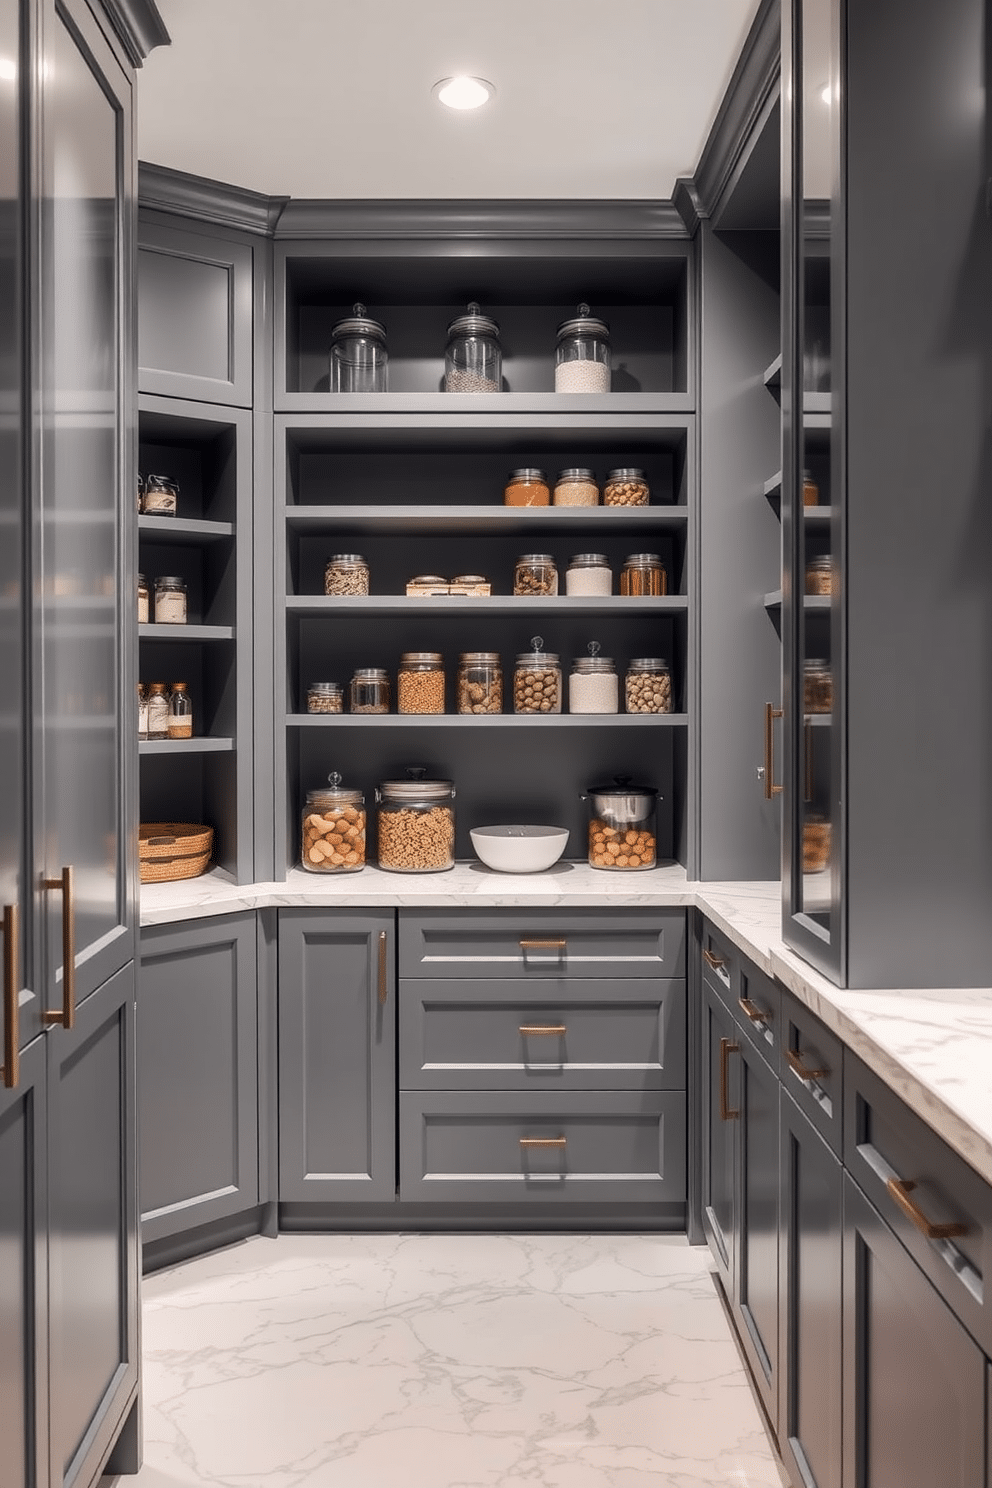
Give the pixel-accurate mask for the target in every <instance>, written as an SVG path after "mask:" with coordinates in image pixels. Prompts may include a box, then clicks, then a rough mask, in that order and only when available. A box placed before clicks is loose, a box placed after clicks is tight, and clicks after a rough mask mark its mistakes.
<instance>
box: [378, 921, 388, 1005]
mask: <svg viewBox="0 0 992 1488" xmlns="http://www.w3.org/2000/svg"><path fill="white" fill-rule="evenodd" d="M387 945H388V937H387V935H386V932H385V930H380V931H379V1006H380V1007H385V1006H386V946H387Z"/></svg>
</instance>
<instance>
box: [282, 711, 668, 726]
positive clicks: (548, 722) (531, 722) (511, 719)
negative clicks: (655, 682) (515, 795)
mask: <svg viewBox="0 0 992 1488" xmlns="http://www.w3.org/2000/svg"><path fill="white" fill-rule="evenodd" d="M285 722H286V727H287V728H342V727H345V728H348V727H355V726H359V727H360V726H363V725H368V726H370V727H372V728H376V729H380V728H487V727H495V728H552V727H554V728H561V727H562V726H564V727H565V728H616V727H617V725H618V724H630V725H632V726H633V727H634V728H647V727H649V726H652V725H654V726H656V727H661V728H685V727H687V726H688V723H689V715H688V714H687V713H492V714H489V715H485V716H482V717H478V718H477V717H474V716H472V715H470V714H463V713H378V714H368V713H333V714H327V713H323V714H322V713H313V714H311V713H287V714H286V715H285Z"/></svg>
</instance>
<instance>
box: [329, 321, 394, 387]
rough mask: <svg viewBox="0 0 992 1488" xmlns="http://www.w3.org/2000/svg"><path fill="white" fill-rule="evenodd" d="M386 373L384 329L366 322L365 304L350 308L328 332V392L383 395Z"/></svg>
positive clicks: (387, 368)
mask: <svg viewBox="0 0 992 1488" xmlns="http://www.w3.org/2000/svg"><path fill="white" fill-rule="evenodd" d="M388 372H389V356H388V354H387V352H386V327H385V326H384V325H380V323H379V322H378V321H377V320H369V318H368V316H367V315H366V313H365V306H364V305H358V304H356V305H353V306H352V313H351V315H349V316H348V317H347V318H346V319H345V320H339V321H338V323H337V325H336V326H335V327H334V329H333V330H332V332H331V377H330V388H331V392H332V393H384V392H385V391H386V385H387V382H388Z"/></svg>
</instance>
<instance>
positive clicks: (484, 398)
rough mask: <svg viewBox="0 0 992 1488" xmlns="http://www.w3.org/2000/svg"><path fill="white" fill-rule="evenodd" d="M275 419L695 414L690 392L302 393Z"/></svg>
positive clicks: (284, 398) (282, 405)
mask: <svg viewBox="0 0 992 1488" xmlns="http://www.w3.org/2000/svg"><path fill="white" fill-rule="evenodd" d="M273 411H274V412H275V413H278V414H293V413H302V414H311V415H313V414H323V415H326V416H327V417H328V418H335V419H342V418H346V417H348V416H349V415H350V416H354V415H356V414H360V415H367V414H390V413H392V414H413V413H415V414H419V415H424V414H433V415H435V416H440V417H442V418H443V417H447V416H451V415H458V416H462V417H464V416H465V415H466V414H473V413H478V414H487V415H492V414H497V415H501V416H503V415H505V416H506V417H508V418H512V417H514V416H515V415H517V414H542V415H545V416H546V415H548V414H570V415H573V416H581V417H590V418H592V419H593V420H595V419H596V418H600V417H604V416H607V417H610V418H616V417H618V416H622V415H624V414H628V415H629V414H635V415H637V416H640V417H643V416H645V415H662V416H666V415H667V416H670V417H675V418H684V417H687V416H690V415H693V414H694V413H695V412H696V403H695V399H694V397H693V394H692V393H674V392H673V393H661V392H659V393H610V394H607V395H605V396H604V397H596V396H594V395H589V394H585V395H583V394H580V393H571V394H569V393H555V392H552V391H550V390H549V391H548V392H542V393H512V392H511V393H474V394H473V393H442V392H436V393H303V392H296V391H289V390H287V389H281V390H278V391H277V392H276V393H275V396H274V401H273Z"/></svg>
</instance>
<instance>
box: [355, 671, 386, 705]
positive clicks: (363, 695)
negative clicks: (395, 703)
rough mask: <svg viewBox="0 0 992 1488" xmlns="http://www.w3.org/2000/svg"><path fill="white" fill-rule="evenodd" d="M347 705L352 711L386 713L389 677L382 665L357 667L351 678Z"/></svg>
mask: <svg viewBox="0 0 992 1488" xmlns="http://www.w3.org/2000/svg"><path fill="white" fill-rule="evenodd" d="M348 707H349V710H350V711H351V712H352V713H388V712H389V677H388V675H387V673H386V670H385V668H384V667H359V668H358V670H357V671H356V672H355V675H354V676H353V677H352V679H351V687H350V688H349V697H348Z"/></svg>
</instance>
